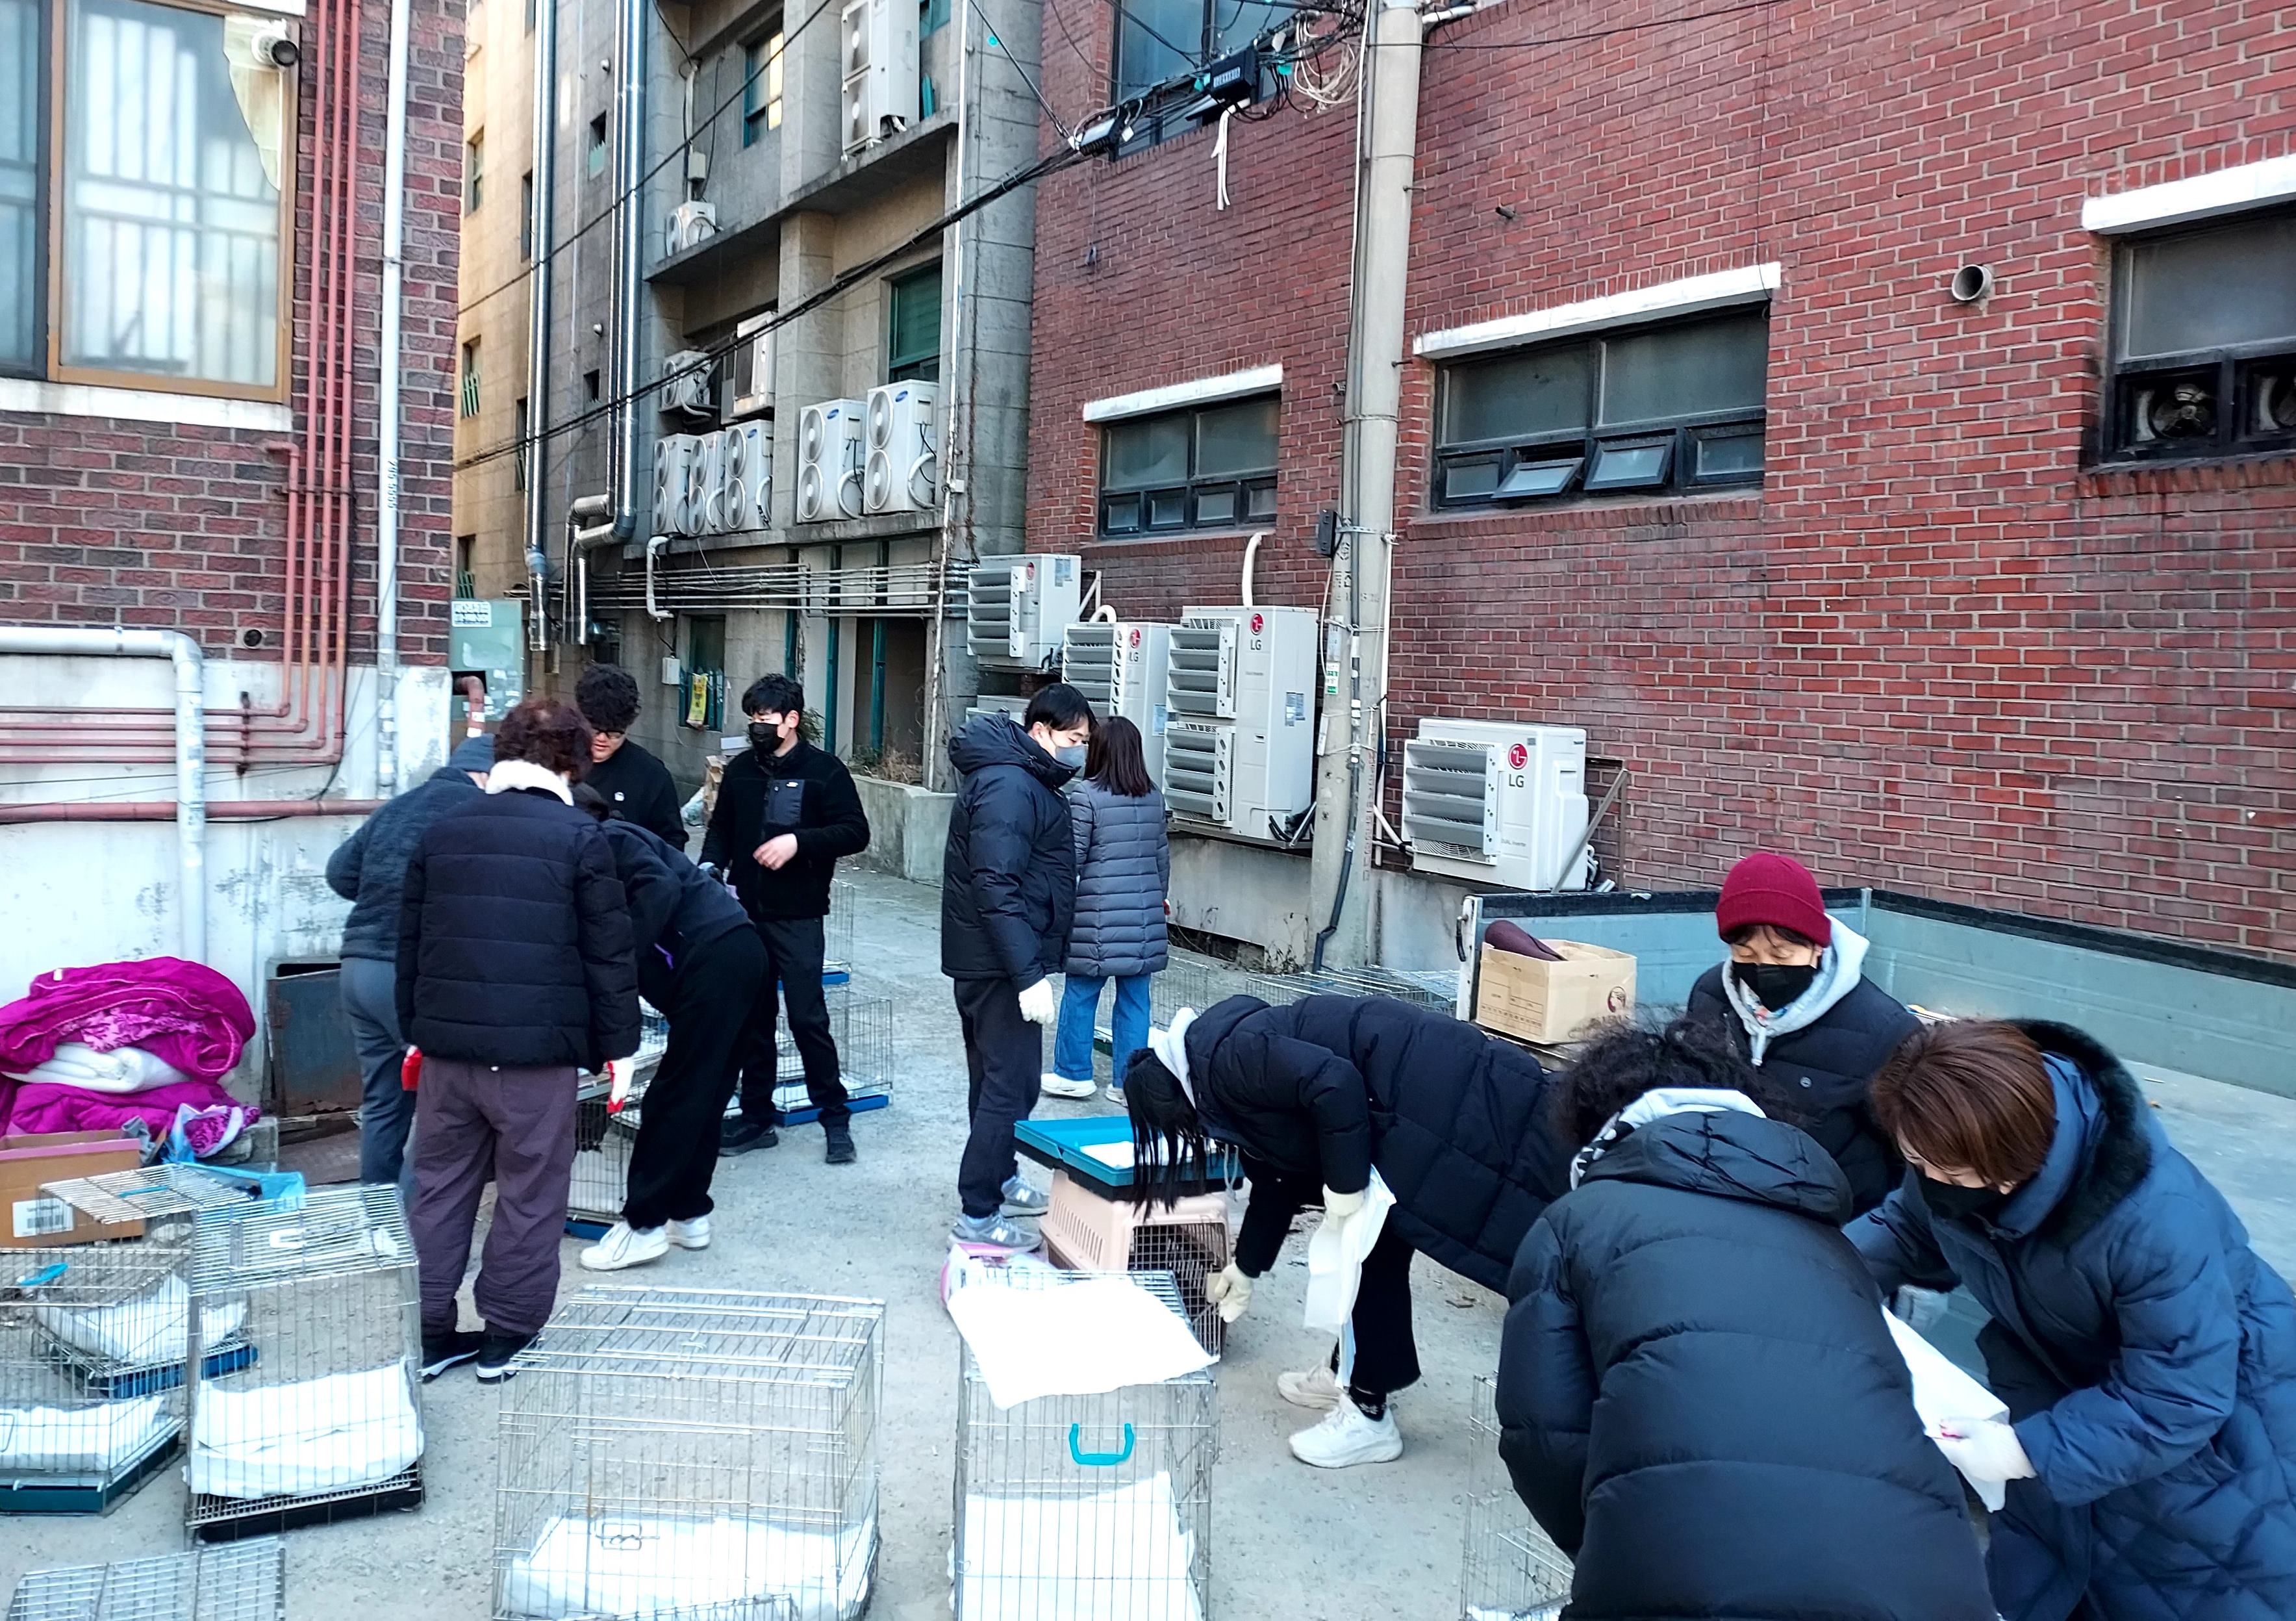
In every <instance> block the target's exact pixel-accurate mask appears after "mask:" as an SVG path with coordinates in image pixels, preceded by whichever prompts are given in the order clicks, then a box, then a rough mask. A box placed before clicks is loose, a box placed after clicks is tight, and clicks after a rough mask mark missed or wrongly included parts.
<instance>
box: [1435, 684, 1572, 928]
mask: <svg viewBox="0 0 2296 1621" xmlns="http://www.w3.org/2000/svg"><path fill="white" fill-rule="evenodd" d="M1586 832H1587V734H1586V733H1585V732H1584V731H1581V730H1580V729H1579V728H1577V727H1575V726H1532V725H1529V724H1518V723H1515V722H1512V721H1497V720H1440V719H1430V720H1422V721H1421V722H1420V723H1419V736H1417V737H1416V738H1414V739H1413V740H1412V741H1410V742H1408V743H1406V744H1405V745H1403V836H1404V837H1405V838H1406V839H1408V840H1409V841H1410V843H1411V864H1412V866H1413V868H1415V869H1416V870H1419V871H1422V872H1438V873H1445V874H1447V875H1449V876H1453V877H1460V878H1471V879H1474V880H1476V881H1478V882H1480V883H1484V884H1496V885H1503V886H1504V887H1505V888H1508V889H1524V890H1546V889H1584V888H1586V887H1587V879H1588V877H1589V876H1591V873H1592V870H1593V865H1594V862H1593V858H1592V857H1591V856H1589V855H1588V854H1587V852H1585V851H1584V850H1582V849H1580V848H1579V846H1580V843H1581V841H1582V840H1583V839H1584V837H1585V835H1586ZM1574 850H1576V851H1578V852H1579V853H1578V854H1577V856H1576V857H1575V858H1573V857H1572V855H1571V852H1573V851H1574ZM1566 859H1567V860H1570V868H1569V870H1568V871H1565V870H1564V868H1563V863H1564V861H1565V860H1566Z"/></svg>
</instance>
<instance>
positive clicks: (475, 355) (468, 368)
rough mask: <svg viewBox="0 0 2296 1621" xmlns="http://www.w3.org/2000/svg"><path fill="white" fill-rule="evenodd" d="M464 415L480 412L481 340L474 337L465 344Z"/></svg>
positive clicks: (473, 414) (475, 414) (474, 414)
mask: <svg viewBox="0 0 2296 1621" xmlns="http://www.w3.org/2000/svg"><path fill="white" fill-rule="evenodd" d="M461 414H462V415H463V416H477V415H478V414H479V341H478V340H477V339H476V338H472V339H471V341H469V342H468V343H465V344H463V400H462V412H461Z"/></svg>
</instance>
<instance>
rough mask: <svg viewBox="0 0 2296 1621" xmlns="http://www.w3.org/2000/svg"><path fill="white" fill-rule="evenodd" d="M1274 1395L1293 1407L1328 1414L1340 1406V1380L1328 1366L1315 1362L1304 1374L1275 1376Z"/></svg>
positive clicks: (1280, 1374)
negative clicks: (1308, 1408)
mask: <svg viewBox="0 0 2296 1621" xmlns="http://www.w3.org/2000/svg"><path fill="white" fill-rule="evenodd" d="M1275 1394H1276V1395H1280V1396H1282V1397H1283V1399H1284V1400H1285V1401H1287V1402H1289V1403H1292V1406H1294V1407H1311V1408H1314V1409H1316V1411H1319V1412H1329V1411H1331V1410H1332V1409H1333V1408H1334V1407H1337V1406H1338V1405H1339V1404H1340V1378H1339V1375H1337V1374H1335V1373H1333V1371H1332V1370H1331V1368H1330V1366H1329V1365H1328V1364H1326V1363H1324V1362H1317V1363H1316V1365H1315V1366H1314V1367H1312V1368H1310V1369H1308V1371H1307V1372H1305V1373H1279V1374H1277V1375H1276V1376H1275Z"/></svg>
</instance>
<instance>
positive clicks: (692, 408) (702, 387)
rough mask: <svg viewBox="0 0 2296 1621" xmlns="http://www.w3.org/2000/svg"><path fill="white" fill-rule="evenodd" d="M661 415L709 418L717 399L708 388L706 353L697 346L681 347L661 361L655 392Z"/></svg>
mask: <svg viewBox="0 0 2296 1621" xmlns="http://www.w3.org/2000/svg"><path fill="white" fill-rule="evenodd" d="M656 398H657V399H658V401H659V404H660V410H661V414H662V415H663V416H689V417H695V418H698V419H700V420H701V421H705V422H712V421H715V420H716V419H717V400H716V399H714V398H713V397H712V395H711V391H710V388H709V353H708V352H707V351H706V350H699V349H681V350H678V351H677V352H676V354H674V355H672V356H670V357H669V358H668V359H666V360H664V361H663V362H662V363H661V391H660V394H659V395H658V396H656Z"/></svg>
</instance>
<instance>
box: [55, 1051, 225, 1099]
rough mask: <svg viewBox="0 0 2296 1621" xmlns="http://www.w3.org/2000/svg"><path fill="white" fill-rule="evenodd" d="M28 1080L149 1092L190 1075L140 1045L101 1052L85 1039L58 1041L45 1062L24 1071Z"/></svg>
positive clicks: (117, 1091)
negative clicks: (51, 1055)
mask: <svg viewBox="0 0 2296 1621" xmlns="http://www.w3.org/2000/svg"><path fill="white" fill-rule="evenodd" d="M23 1079H25V1080H27V1081H39V1082H46V1083H47V1084H49V1085H52V1086H77V1087H78V1088H79V1089H81V1090H83V1091H90V1092H112V1093H115V1094H120V1093H127V1092H146V1091H150V1090H152V1088H153V1087H155V1086H173V1085H175V1084H176V1082H181V1081H188V1080H190V1079H191V1077H190V1076H189V1075H187V1074H184V1072H183V1071H182V1070H180V1069H177V1068H176V1066H174V1065H172V1064H170V1063H168V1061H167V1059H165V1058H163V1057H160V1056H159V1055H158V1054H156V1053H149V1052H145V1051H144V1050H143V1049H142V1048H140V1047H121V1048H118V1049H114V1050H112V1051H111V1052H98V1051H96V1049H94V1048H93V1047H90V1046H88V1045H87V1044H86V1042H84V1041H59V1042H57V1043H56V1050H55V1053H54V1055H53V1057H50V1058H49V1059H48V1061H47V1062H46V1063H45V1064H39V1065H35V1066H33V1067H32V1068H30V1069H28V1070H26V1071H25V1072H24V1074H23Z"/></svg>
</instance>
